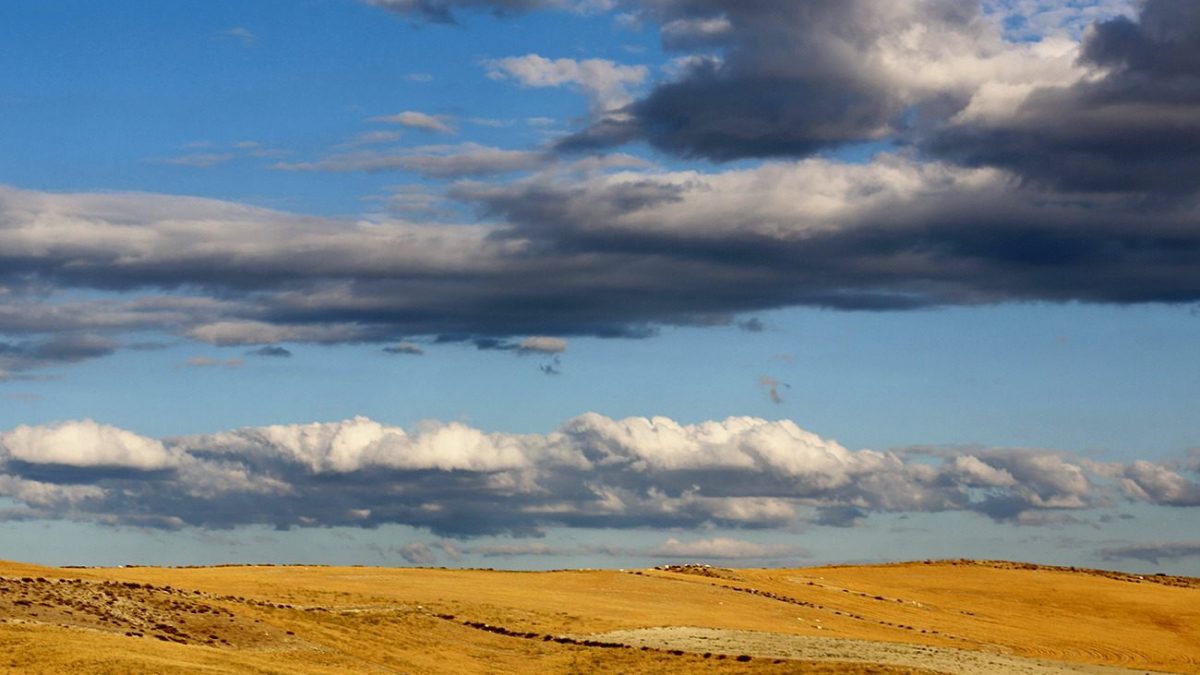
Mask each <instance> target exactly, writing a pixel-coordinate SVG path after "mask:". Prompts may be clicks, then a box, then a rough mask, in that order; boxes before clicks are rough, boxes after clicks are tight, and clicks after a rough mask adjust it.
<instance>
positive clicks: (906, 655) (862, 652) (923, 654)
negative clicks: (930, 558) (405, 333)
mask: <svg viewBox="0 0 1200 675" xmlns="http://www.w3.org/2000/svg"><path fill="white" fill-rule="evenodd" d="M589 637H590V638H591V639H595V640H605V641H608V642H620V643H624V644H627V645H631V646H634V647H643V646H645V647H654V648H657V649H682V650H684V651H689V652H698V653H703V652H712V653H714V654H729V655H732V656H736V655H739V654H749V655H750V656H754V657H763V658H774V659H781V658H782V659H794V660H800V661H827V662H828V661H834V662H838V661H841V662H850V663H871V664H882V665H890V666H906V667H911V668H925V669H928V670H936V671H941V672H946V673H955V674H961V675H1078V674H1080V673H1084V674H1087V675H1134V674H1151V675H1153V674H1154V673H1156V672H1157V671H1148V670H1130V669H1128V668H1115V667H1109V666H1094V665H1086V664H1076V663H1065V662H1060V661H1046V660H1041V659H1027V658H1021V657H1017V656H1008V655H1004V654H992V653H988V652H977V651H969V650H965V649H951V648H947V647H930V646H926V645H914V644H905V643H900V642H876V641H872V640H847V639H841V638H819V637H807V636H802V635H785V634H782V633H765V632H758V631H740V630H720V629H715V628H690V627H682V626H675V627H668V628H640V629H637V630H621V631H613V632H609V633H601V634H597V635H592V636H589Z"/></svg>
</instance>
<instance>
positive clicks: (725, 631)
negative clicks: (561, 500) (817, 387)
mask: <svg viewBox="0 0 1200 675" xmlns="http://www.w3.org/2000/svg"><path fill="white" fill-rule="evenodd" d="M667 627H690V628H695V629H698V630H702V629H719V635H720V636H721V637H722V639H721V640H720V641H718V642H713V643H712V645H713V646H712V647H708V648H706V647H704V646H703V645H704V644H705V643H703V642H697V641H696V639H692V640H691V641H687V642H683V641H679V642H677V643H671V642H670V641H669V640H666V641H664V640H665V638H663V639H659V640H658V642H654V641H649V642H647V641H641V642H638V641H635V640H631V639H626V638H622V639H616V638H614V637H612V636H626V635H630V634H631V633H630V631H634V632H636V631H637V629H662V628H667ZM751 632H753V634H754V635H758V636H759V638H758V641H757V642H754V641H749V640H746V641H743V643H740V644H741V648H738V649H735V648H732V647H731V645H738V644H739V643H737V642H736V639H735V638H737V636H740V635H751ZM709 633H712V634H718V633H714V632H713V631H709ZM709 633H705V635H707V634H709ZM606 634H608V636H607V637H606ZM764 634H767V637H768V638H770V635H775V636H809V637H812V638H838V639H853V640H864V641H872V642H879V643H887V644H890V645H895V644H897V643H900V644H902V645H903V644H907V645H923V646H926V647H929V648H931V649H930V650H929V651H930V653H932V652H933V651H936V650H934V649H932V648H938V649H941V650H944V651H946V652H947V653H950V652H954V653H960V654H961V653H963V650H966V651H967V652H972V653H974V652H979V653H984V654H994V655H1008V656H1010V657H1026V658H1030V659H1039V660H1042V661H1039V662H1038V663H1051V662H1053V663H1060V664H1062V665H1063V666H1064V667H1070V668H1076V667H1077V668H1081V669H1082V668H1085V667H1086V666H1088V665H1091V666H1120V667H1123V668H1127V669H1137V670H1138V671H1141V672H1147V671H1161V672H1180V673H1200V580H1196V579H1189V578H1186V577H1163V576H1138V575H1127V574H1120V573H1110V572H1099V571H1093V570H1078V569H1074V568H1070V569H1068V568H1051V567H1040V566H1035V565H1025V564H1021V563H1004V562H972V561H939V562H917V563H903V564H893V565H880V566H855V567H821V568H804V569H792V570H779V569H769V570H761V569H756V570H725V569H718V568H708V567H704V566H690V565H685V566H676V567H671V568H668V569H653V570H633V571H592V570H588V571H559V572H501V571H491V570H444V569H393V568H373V567H320V566H221V567H201V568H155V567H123V568H88V569H76V568H69V569H68V568H45V567H38V566H33V565H23V564H19V563H2V562H0V669H5V668H7V669H10V670H13V671H19V672H40V673H60V672H62V673H65V672H71V673H80V672H88V673H92V672H96V673H127V672H146V673H182V672H206V673H219V672H238V673H339V672H361V673H370V672H380V673H394V672H404V673H526V672H539V673H542V672H549V673H591V672H603V673H629V672H644V673H705V672H714V673H715V672H722V673H725V672H746V673H881V674H889V675H890V674H899V673H911V674H913V675H916V674H918V673H928V672H934V671H933V670H930V669H926V668H925V667H923V666H920V665H912V664H908V665H905V664H901V663H893V664H891V665H879V664H872V663H856V662H854V660H852V659H851V660H841V661H833V660H830V661H820V660H813V659H807V660H796V659H793V658H787V657H786V656H785V655H783V653H782V652H780V651H779V649H778V648H775V649H772V650H765V649H764V648H763V644H764V642H763V640H762V636H763V635H764ZM664 635H666V633H664ZM693 638H694V636H693ZM656 639H657V638H656ZM700 639H701V640H704V639H708V638H706V637H702V638H700ZM780 639H781V640H782V637H780ZM788 639H789V640H790V639H792V638H788ZM797 639H799V638H797ZM767 642H770V640H769V639H768V640H767ZM618 643H621V644H618ZM845 644H847V645H854V644H857V643H850V642H845ZM862 644H865V643H862ZM646 645H651V646H646ZM755 645H757V646H755ZM922 649H924V647H923V648H922ZM931 663H932V662H931ZM1030 663H1031V664H1034V662H1032V661H1031V662H1030ZM1071 664H1076V665H1071ZM1035 665H1036V664H1035ZM1031 667H1032V666H1031ZM1038 667H1040V666H1038ZM943 670H944V669H943ZM979 672H983V671H979ZM1030 672H1035V671H1030ZM1036 672H1041V671H1036ZM1071 672H1076V671H1071ZM1078 672H1083V671H1082V670H1080V671H1078ZM1089 672H1091V671H1089ZM1114 672H1115V671H1114Z"/></svg>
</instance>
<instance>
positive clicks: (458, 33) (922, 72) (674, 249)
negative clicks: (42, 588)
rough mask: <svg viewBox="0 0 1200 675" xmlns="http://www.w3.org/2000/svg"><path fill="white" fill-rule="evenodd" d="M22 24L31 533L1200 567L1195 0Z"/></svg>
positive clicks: (576, 8) (11, 17)
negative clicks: (990, 559) (1013, 560)
mask: <svg viewBox="0 0 1200 675" xmlns="http://www.w3.org/2000/svg"><path fill="white" fill-rule="evenodd" d="M0 44H4V45H5V47H4V50H3V56H2V58H3V65H4V67H3V68H0V106H2V108H3V110H4V114H3V115H0V557H3V558H8V559H17V560H25V561H29V562H38V563H46V564H97V565H115V564H125V563H139V564H163V565H180V564H209V563H222V562H277V563H279V562H304V563H328V564H367V565H439V566H477V567H501V568H529V569H546V568H561V567H610V568H617V567H632V566H644V565H653V564H660V563H665V562H681V561H698V562H708V563H713V564H721V565H726V566H802V565H816V564H822V563H833V562H876V561H890V560H910V559H926V558H955V557H970V558H1003V559H1017V560H1027V561H1033V562H1042V563H1050V564H1062V565H1082V566H1092V567H1105V568H1120V569H1129V570H1137V571H1141V570H1144V571H1168V572H1173V573H1182V574H1192V575H1200V425H1197V423H1196V420H1197V419H1200V350H1197V349H1196V345H1197V344H1200V172H1198V171H1196V167H1197V166H1200V6H1198V5H1196V3H1194V2H1192V0H1141V1H1138V0H1070V1H1067V0H979V1H966V2H964V1H962V0H953V1H951V0H899V1H897V2H888V3H879V2H874V1H873V0H804V1H802V2H795V1H791V0H789V1H786V2H785V1H783V0H738V1H734V0H304V1H297V0H255V1H254V2H244V1H237V2H234V1H232V0H212V1H210V2H206V3H202V4H201V3H161V2H150V1H148V0H147V1H139V0H132V1H130V2H122V3H94V2H86V1H84V0H38V1H34V0H28V1H26V0H17V1H13V2H6V3H2V4H0Z"/></svg>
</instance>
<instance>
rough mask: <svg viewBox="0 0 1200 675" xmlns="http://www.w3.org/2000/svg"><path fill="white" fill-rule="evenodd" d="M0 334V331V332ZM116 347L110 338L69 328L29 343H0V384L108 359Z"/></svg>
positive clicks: (115, 343) (0, 330) (116, 344)
mask: <svg viewBox="0 0 1200 675" xmlns="http://www.w3.org/2000/svg"><path fill="white" fill-rule="evenodd" d="M3 332H4V331H3V329H2V328H0V333H3ZM117 346H118V343H117V342H115V341H114V340H112V339H109V338H106V337H102V336H98V335H92V334H86V333H83V334H81V333H79V332H76V331H70V330H69V329H68V331H64V332H62V333H60V334H58V335H50V336H47V337H39V338H37V339H33V340H21V341H17V342H4V341H2V340H0V381H2V380H4V379H8V378H11V377H13V376H14V374H19V373H24V372H27V371H31V370H38V369H41V368H49V367H54V366H61V365H67V364H71V363H78V362H80V361H87V360H90V359H95V358H100V357H102V356H108V355H109V354H112V353H113V352H115V351H116V350H117ZM6 374H7V377H6V376H5V375H6Z"/></svg>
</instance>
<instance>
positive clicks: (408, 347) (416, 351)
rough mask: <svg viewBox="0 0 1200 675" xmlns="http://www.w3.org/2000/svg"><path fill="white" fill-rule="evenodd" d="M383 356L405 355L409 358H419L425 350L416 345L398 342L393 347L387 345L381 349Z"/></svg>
mask: <svg viewBox="0 0 1200 675" xmlns="http://www.w3.org/2000/svg"><path fill="white" fill-rule="evenodd" d="M383 351H384V353H385V354H407V355H410V356H421V355H422V354H424V353H425V350H424V349H423V348H422V347H421V346H420V345H418V344H414V343H412V342H400V343H398V344H394V345H388V346H387V347H384V348H383Z"/></svg>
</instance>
